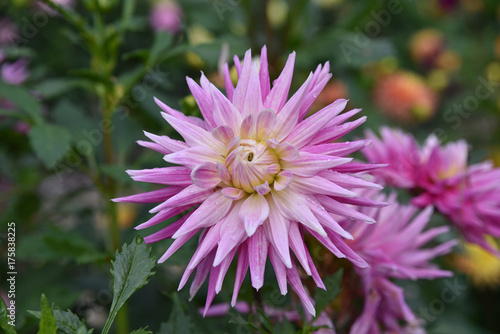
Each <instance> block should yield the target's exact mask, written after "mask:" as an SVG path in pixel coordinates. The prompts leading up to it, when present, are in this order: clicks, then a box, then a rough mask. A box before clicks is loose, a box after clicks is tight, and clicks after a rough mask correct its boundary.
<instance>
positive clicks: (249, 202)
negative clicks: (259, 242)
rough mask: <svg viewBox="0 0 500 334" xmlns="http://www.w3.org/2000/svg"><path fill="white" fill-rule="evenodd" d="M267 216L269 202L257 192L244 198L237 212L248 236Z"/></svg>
mask: <svg viewBox="0 0 500 334" xmlns="http://www.w3.org/2000/svg"><path fill="white" fill-rule="evenodd" d="M268 216H269V204H268V203H267V200H266V198H265V197H263V196H260V195H259V194H257V193H253V194H252V195H250V196H249V197H248V198H247V199H245V201H244V202H243V205H242V206H241V209H240V213H239V217H240V221H242V222H243V224H244V226H245V231H246V232H247V235H248V236H249V237H251V236H252V235H253V234H254V233H255V231H256V230H257V228H258V227H259V226H260V225H262V223H263V222H264V220H266V219H267V217H268Z"/></svg>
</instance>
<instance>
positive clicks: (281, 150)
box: [276, 142, 299, 161]
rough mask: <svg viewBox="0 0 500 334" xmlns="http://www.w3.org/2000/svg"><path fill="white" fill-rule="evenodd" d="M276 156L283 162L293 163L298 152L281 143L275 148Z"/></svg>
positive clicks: (285, 143)
mask: <svg viewBox="0 0 500 334" xmlns="http://www.w3.org/2000/svg"><path fill="white" fill-rule="evenodd" d="M276 156H277V157H278V158H280V159H281V160H284V161H294V160H297V159H298V158H299V150H298V149H297V148H296V147H295V146H293V145H292V144H290V143H287V142H282V143H281V144H279V145H278V147H277V148H276Z"/></svg>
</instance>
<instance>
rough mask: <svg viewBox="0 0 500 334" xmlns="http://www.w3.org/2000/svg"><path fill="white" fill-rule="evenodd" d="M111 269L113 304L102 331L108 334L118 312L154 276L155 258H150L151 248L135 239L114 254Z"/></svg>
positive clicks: (137, 238)
mask: <svg viewBox="0 0 500 334" xmlns="http://www.w3.org/2000/svg"><path fill="white" fill-rule="evenodd" d="M112 265H113V268H112V269H111V274H112V275H113V278H114V282H113V302H112V304H111V310H110V312H109V316H108V319H107V320H106V324H105V325H104V329H103V330H102V333H103V334H106V333H108V331H109V329H110V328H111V325H112V324H113V321H114V320H115V317H116V315H117V314H118V311H119V310H120V309H121V308H122V306H123V304H125V302H126V301H127V299H128V298H130V296H131V295H132V294H133V293H134V292H135V291H136V290H138V289H140V288H142V287H143V286H144V285H146V284H147V283H148V281H149V277H151V276H152V275H153V274H154V271H153V268H154V266H155V258H154V256H151V248H150V247H149V246H147V245H146V243H145V242H144V240H143V239H142V238H141V237H136V238H135V240H134V241H132V242H131V243H130V244H125V245H123V249H122V251H121V252H118V251H117V252H116V257H115V261H112Z"/></svg>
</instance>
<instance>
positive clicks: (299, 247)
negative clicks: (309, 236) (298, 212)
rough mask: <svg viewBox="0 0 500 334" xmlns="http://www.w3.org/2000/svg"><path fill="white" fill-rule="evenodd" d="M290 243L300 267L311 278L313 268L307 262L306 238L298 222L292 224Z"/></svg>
mask: <svg viewBox="0 0 500 334" xmlns="http://www.w3.org/2000/svg"><path fill="white" fill-rule="evenodd" d="M288 241H289V244H290V248H291V249H292V251H293V253H294V254H295V257H296V258H297V260H299V263H300V265H301V266H302V268H304V271H305V272H306V274H308V275H309V276H311V268H310V267H309V262H308V261H307V254H306V246H305V244H304V238H303V237H302V233H301V232H300V230H299V224H298V223H297V222H293V221H291V222H290V227H289V229H288ZM292 265H293V260H292Z"/></svg>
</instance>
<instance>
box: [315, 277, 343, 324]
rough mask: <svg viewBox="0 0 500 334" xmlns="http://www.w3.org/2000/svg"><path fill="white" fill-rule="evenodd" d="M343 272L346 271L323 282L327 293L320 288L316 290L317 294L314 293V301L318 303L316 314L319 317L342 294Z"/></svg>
mask: <svg viewBox="0 0 500 334" xmlns="http://www.w3.org/2000/svg"><path fill="white" fill-rule="evenodd" d="M343 272H344V270H343V269H340V270H338V271H337V272H336V273H335V274H333V275H331V276H328V277H327V278H325V279H324V280H323V283H324V284H325V287H326V291H325V290H323V289H320V288H316V292H315V293H314V301H315V302H316V306H315V308H316V314H317V315H318V316H319V315H320V314H321V313H322V312H323V311H324V309H325V308H326V307H327V306H328V304H330V303H331V302H332V301H333V300H334V299H335V297H337V295H338V294H339V293H340V283H341V282H342V274H343Z"/></svg>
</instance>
